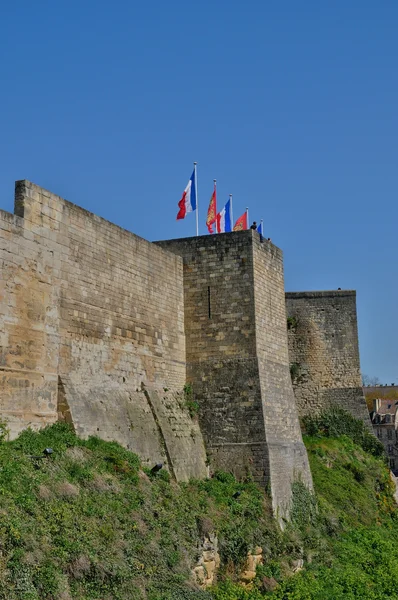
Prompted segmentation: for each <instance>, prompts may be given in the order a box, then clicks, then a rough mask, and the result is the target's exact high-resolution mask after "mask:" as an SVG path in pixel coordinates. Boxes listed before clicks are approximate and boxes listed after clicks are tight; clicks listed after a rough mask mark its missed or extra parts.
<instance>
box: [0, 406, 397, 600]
mask: <svg viewBox="0 0 398 600" xmlns="http://www.w3.org/2000/svg"><path fill="white" fill-rule="evenodd" d="M337 422H338V419H337V420H336V419H335V417H333V416H330V415H329V416H326V417H325V418H324V419H323V421H322V419H321V420H319V421H318V423H317V427H313V428H312V429H311V433H312V435H311V436H307V437H305V438H304V441H305V444H306V447H307V450H308V454H309V460H310V464H311V470H312V475H313V480H314V488H315V495H312V494H309V493H308V491H307V490H306V489H305V488H304V486H303V485H302V484H300V482H296V483H295V484H294V486H293V498H294V501H293V506H292V523H291V524H290V525H289V526H288V527H287V528H286V530H285V531H284V532H283V533H282V532H281V531H280V530H279V529H278V528H277V526H276V522H275V520H274V519H273V518H272V515H271V507H270V499H269V498H268V496H267V494H266V493H264V491H262V490H260V489H259V488H258V487H257V486H256V485H255V484H253V483H250V482H248V483H238V482H237V481H236V480H235V479H234V477H233V476H232V475H230V474H227V473H217V474H216V475H215V476H214V477H213V478H212V479H209V480H206V481H191V482H189V483H187V484H177V483H176V482H175V481H173V480H171V479H170V476H169V474H168V473H167V471H165V470H164V471H163V470H162V471H160V472H159V473H158V474H157V475H156V476H154V475H151V474H150V472H149V470H147V469H142V467H141V465H140V461H139V459H138V457H137V456H136V455H134V454H133V453H131V452H129V451H127V450H125V449H123V448H122V447H121V446H119V445H118V444H117V443H110V442H104V441H102V440H100V439H98V438H90V439H89V440H86V441H83V440H80V439H79V438H77V437H76V436H75V434H74V433H73V432H72V431H71V430H70V429H69V428H68V426H66V425H64V424H56V425H53V426H52V427H48V428H46V429H44V430H42V431H40V432H38V433H33V432H31V431H25V432H24V433H23V434H22V435H21V436H20V437H19V438H18V439H17V440H15V441H13V442H4V441H3V442H0V599H4V600H17V599H22V600H72V599H75V598H76V599H79V600H91V599H92V600H95V599H96V600H127V599H129V600H130V599H131V600H260V599H261V598H274V599H279V600H291V599H292V600H325V599H326V600H327V599H328V598H330V599H333V600H340V599H348V600H351V599H358V600H359V599H361V600H378V599H379V598H380V599H381V598H393V599H394V598H397V599H398V586H397V584H396V581H397V580H398V543H397V542H398V519H397V511H396V508H395V504H394V502H393V497H392V493H393V487H392V484H391V481H390V478H389V472H388V470H387V468H386V465H385V462H384V460H383V459H381V458H380V457H379V456H378V453H379V449H378V446H377V445H375V444H374V443H373V441H372V440H370V441H369V440H368V439H367V437H366V435H363V431H362V432H361V427H360V426H357V425H356V424H355V423H353V424H352V423H351V424H350V423H348V425H347V423H345V425H344V430H343V432H341V431H338V430H336V427H337V428H338V425H336V423H337ZM325 423H326V424H327V427H325ZM341 433H343V435H341ZM331 434H334V435H335V436H338V437H333V435H331ZM354 440H355V441H354ZM46 447H51V448H53V449H54V453H53V455H51V456H50V457H48V458H44V459H37V458H31V456H39V455H42V452H43V449H44V448H46ZM237 491H240V492H241V494H240V496H239V498H237V499H234V498H233V495H234V493H235V492H237ZM211 531H214V532H215V533H216V534H217V536H218V539H219V551H220V555H221V568H220V572H219V576H218V585H217V586H215V587H214V589H212V590H209V591H207V592H204V591H200V590H197V589H194V587H193V585H192V582H191V581H190V570H191V568H192V567H193V566H194V565H195V564H196V561H197V559H198V556H199V545H200V540H201V539H202V538H203V535H204V534H205V533H206V532H211ZM256 545H259V546H261V547H262V548H263V549H264V557H265V564H264V565H262V566H261V567H259V568H258V576H257V578H256V581H255V583H254V585H253V586H252V589H247V588H246V589H245V588H243V587H242V586H241V585H239V573H240V572H241V569H242V567H243V562H244V560H245V557H246V555H247V552H248V550H249V549H250V548H252V547H254V546H256ZM298 558H302V559H303V560H304V569H303V570H302V571H301V572H299V573H296V574H293V573H292V561H293V560H297V559H298ZM264 577H268V578H270V577H272V578H274V579H275V580H276V581H277V582H278V587H277V588H276V590H275V591H274V592H273V593H270V592H268V593H267V592H265V591H264V588H263V578H264Z"/></svg>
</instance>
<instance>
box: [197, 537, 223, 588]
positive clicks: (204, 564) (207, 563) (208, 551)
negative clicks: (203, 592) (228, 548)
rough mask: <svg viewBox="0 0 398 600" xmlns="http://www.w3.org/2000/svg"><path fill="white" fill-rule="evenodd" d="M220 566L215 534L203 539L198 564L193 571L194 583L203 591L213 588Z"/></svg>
mask: <svg viewBox="0 0 398 600" xmlns="http://www.w3.org/2000/svg"><path fill="white" fill-rule="evenodd" d="M219 566H220V555H219V553H218V539H217V536H216V535H215V534H210V535H209V536H205V537H204V538H203V540H202V546H201V548H200V557H199V560H198V563H197V565H196V566H195V567H194V568H193V569H192V578H193V580H194V582H195V583H196V584H197V585H198V586H199V587H200V588H202V589H206V588H208V587H211V586H212V585H213V584H214V583H215V582H216V577H217V569H218V568H219Z"/></svg>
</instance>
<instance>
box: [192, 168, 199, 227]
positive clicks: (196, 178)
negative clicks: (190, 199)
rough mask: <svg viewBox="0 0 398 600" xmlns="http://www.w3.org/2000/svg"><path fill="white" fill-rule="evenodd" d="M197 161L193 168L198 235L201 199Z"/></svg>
mask: <svg viewBox="0 0 398 600" xmlns="http://www.w3.org/2000/svg"><path fill="white" fill-rule="evenodd" d="M197 164H198V163H197V162H194V163H193V168H194V171H195V191H196V237H198V235H199V199H198V171H197Z"/></svg>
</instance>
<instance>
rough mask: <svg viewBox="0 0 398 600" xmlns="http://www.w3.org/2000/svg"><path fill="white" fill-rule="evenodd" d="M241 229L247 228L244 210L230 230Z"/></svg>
mask: <svg viewBox="0 0 398 600" xmlns="http://www.w3.org/2000/svg"><path fill="white" fill-rule="evenodd" d="M242 229H248V227H247V212H246V211H245V212H244V213H243V215H241V216H240V217H239V219H237V221H236V223H235V225H234V228H233V230H232V231H242Z"/></svg>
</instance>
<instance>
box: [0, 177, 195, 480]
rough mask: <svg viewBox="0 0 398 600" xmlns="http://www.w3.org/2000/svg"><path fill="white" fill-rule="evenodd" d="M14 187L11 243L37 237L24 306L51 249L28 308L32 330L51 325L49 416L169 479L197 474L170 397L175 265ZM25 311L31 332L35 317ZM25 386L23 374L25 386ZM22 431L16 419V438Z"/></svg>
mask: <svg viewBox="0 0 398 600" xmlns="http://www.w3.org/2000/svg"><path fill="white" fill-rule="evenodd" d="M16 189H17V192H16V208H15V210H16V213H17V214H18V215H19V217H21V218H20V219H18V218H17V217H14V219H16V220H17V221H18V224H19V227H20V231H21V234H20V235H21V236H22V237H24V236H25V233H26V232H28V234H29V236H31V234H32V232H33V234H34V235H36V236H37V239H36V246H35V249H37V252H38V258H37V260H36V262H31V263H29V264H28V265H27V267H26V270H27V271H29V278H28V280H26V285H25V288H24V290H23V291H22V296H23V298H24V299H26V298H28V297H30V295H31V292H33V290H34V287H33V284H32V282H35V281H36V280H37V279H38V280H39V281H41V279H42V278H43V277H42V271H43V270H44V271H45V272H47V270H48V269H46V263H45V260H44V259H43V258H42V257H43V252H44V251H45V248H46V244H47V242H46V240H47V239H48V240H50V241H51V243H52V244H53V246H54V249H53V250H52V252H53V255H52V256H53V259H52V260H53V262H54V265H53V266H54V268H55V267H56V277H55V276H54V273H50V271H49V272H48V275H47V278H48V279H47V280H46V283H47V286H48V289H47V292H48V294H47V298H46V299H45V302H46V304H45V305H44V306H43V305H42V301H43V297H44V296H43V294H44V292H43V294H42V295H41V296H40V298H38V299H37V300H36V303H37V311H39V307H40V310H42V311H45V315H46V316H45V317H44V316H43V327H42V328H44V326H45V325H46V323H47V321H49V320H50V317H51V319H52V321H51V323H53V328H54V336H55V340H56V342H57V346H56V347H55V346H52V347H50V346H49V343H48V340H47V338H46V345H45V346H43V350H42V352H43V358H42V359H41V362H40V365H39V366H40V369H41V370H44V367H43V365H42V363H43V362H44V363H45V361H46V360H47V362H50V364H51V375H52V389H51V393H52V395H51V400H52V405H51V406H52V411H53V412H52V415H51V418H52V419H53V420H54V418H55V415H56V411H57V409H58V413H59V416H60V418H63V419H66V420H69V421H71V422H72V423H73V425H74V427H75V429H76V431H77V432H78V433H79V434H80V435H82V436H88V435H91V434H96V435H99V436H100V437H103V438H104V439H116V440H117V441H119V442H120V443H122V444H123V445H125V446H127V447H129V448H131V449H132V450H133V451H135V452H137V453H138V454H140V455H141V457H142V458H143V459H144V460H147V461H148V463H151V464H153V463H154V462H160V461H162V462H166V463H167V464H168V466H169V468H170V470H171V471H174V474H175V475H176V476H177V477H178V478H179V479H187V478H188V477H189V476H191V475H195V476H204V475H205V474H206V466H205V459H206V457H205V452H204V447H203V443H202V442H201V434H200V430H199V427H198V424H197V423H196V422H194V421H192V419H191V418H190V416H189V413H188V410H187V409H186V407H185V406H184V401H183V400H181V394H180V392H181V390H182V387H183V385H184V383H185V376H186V371H185V336H184V310H183V284H182V276H183V275H182V260H181V259H180V258H178V257H177V256H175V255H173V254H171V253H167V252H165V251H163V250H162V249H160V248H158V247H156V246H154V245H153V244H151V243H150V242H147V241H146V240H143V239H141V238H139V237H138V236H135V235H134V234H132V233H129V232H128V231H125V230H123V229H121V228H120V227H117V226H116V225H113V224H111V223H108V222H107V221H105V220H104V219H101V218H100V217H97V216H96V215H93V214H91V213H89V212H87V211H85V210H84V209H81V208H79V207H77V206H75V205H73V204H71V203H70V202H67V201H65V200H63V199H62V198H60V197H59V196H56V195H54V194H51V193H50V192H47V191H46V190H43V189H42V188H40V187H38V186H36V185H34V184H32V183H30V182H27V181H21V182H17V188H16ZM29 232H30V233H29ZM14 237H15V235H14V234H13V235H12V239H13V240H14ZM13 243H15V242H13ZM23 244H24V248H25V246H26V247H28V246H29V244H28V245H27V244H26V242H25V241H24V242H23ZM14 274H15V270H14V271H13V272H12V273H11V276H12V277H13V276H14ZM51 275H52V279H50V276H51ZM8 277H10V276H8ZM24 301H25V300H24ZM28 308H29V307H28V306H27V308H26V319H27V321H28V327H30V328H31V329H32V330H34V331H35V330H36V328H37V326H36V323H35V321H36V320H37V315H36V314H34V312H32V311H30V312H29V311H28ZM22 314H23V313H21V308H20V307H16V310H15V311H14V313H12V314H11V316H12V317H13V318H14V320H15V321H16V322H18V324H20V322H21V315H22ZM55 317H56V320H55ZM43 335H44V334H43ZM43 335H42V337H43ZM7 344H9V342H7ZM41 344H42V339H40V340H38V342H37V346H40V345H41ZM8 348H9V346H8ZM10 350H11V352H12V348H11V349H9V350H8V354H10ZM39 366H38V367H37V369H39ZM47 370H49V369H47ZM57 379H58V381H57ZM34 385H35V384H34V383H33V382H32V380H31V379H30V376H29V378H28V380H27V384H26V387H28V388H31V387H34ZM2 387H3V388H4V386H2ZM3 397H4V393H3V389H1V388H0V399H1V402H3ZM10 401H11V402H13V403H14V404H16V405H23V409H21V410H25V404H26V400H25V396H24V397H22V396H21V397H18V396H15V394H14V393H11V395H10ZM36 401H37V394H36V395H35V396H33V397H32V402H33V403H34V402H36ZM57 401H58V406H57ZM5 408H6V409H8V407H6V406H5ZM38 421H39V423H41V424H43V423H44V420H43V418H39V420H38ZM24 426H26V419H22V420H21V421H20V423H19V430H20V429H22V428H23V427H24ZM192 432H193V433H192ZM192 453H194V457H195V458H194V459H193V458H192Z"/></svg>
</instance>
